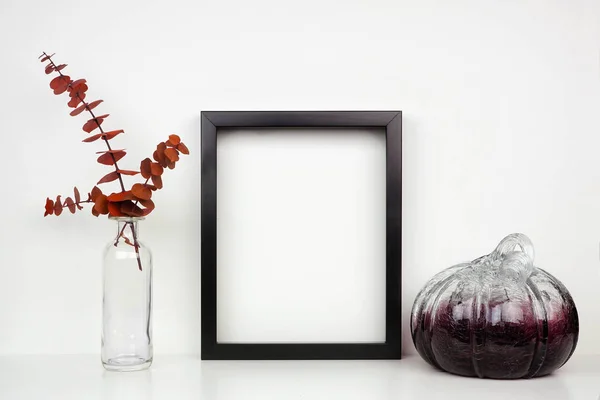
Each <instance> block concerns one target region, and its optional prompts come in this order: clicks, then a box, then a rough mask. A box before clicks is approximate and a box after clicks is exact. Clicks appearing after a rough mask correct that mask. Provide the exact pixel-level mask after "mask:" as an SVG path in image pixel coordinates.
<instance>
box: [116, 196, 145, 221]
mask: <svg viewBox="0 0 600 400" xmlns="http://www.w3.org/2000/svg"><path fill="white" fill-rule="evenodd" d="M121 212H122V213H123V214H125V215H128V216H130V217H143V216H144V212H143V211H142V209H141V208H140V207H138V206H137V205H135V203H134V202H132V201H131V200H127V201H124V202H122V203H121Z"/></svg>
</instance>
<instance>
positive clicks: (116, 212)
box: [108, 201, 125, 217]
mask: <svg viewBox="0 0 600 400" xmlns="http://www.w3.org/2000/svg"><path fill="white" fill-rule="evenodd" d="M108 213H109V214H110V215H111V216H112V217H125V214H123V213H122V212H121V202H117V203H115V202H112V201H111V202H109V203H108Z"/></svg>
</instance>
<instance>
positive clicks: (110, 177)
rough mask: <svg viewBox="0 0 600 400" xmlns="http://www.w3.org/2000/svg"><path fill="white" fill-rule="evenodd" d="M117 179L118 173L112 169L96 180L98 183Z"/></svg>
mask: <svg viewBox="0 0 600 400" xmlns="http://www.w3.org/2000/svg"><path fill="white" fill-rule="evenodd" d="M117 179H119V173H118V172H117V171H113V172H111V173H109V174H106V175H104V176H103V177H102V179H100V180H99V181H98V183H97V184H98V185H99V184H101V183H107V182H112V181H116V180H117Z"/></svg>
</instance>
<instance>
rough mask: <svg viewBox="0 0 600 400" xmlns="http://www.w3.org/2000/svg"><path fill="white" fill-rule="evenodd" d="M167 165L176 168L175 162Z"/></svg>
mask: <svg viewBox="0 0 600 400" xmlns="http://www.w3.org/2000/svg"><path fill="white" fill-rule="evenodd" d="M167 167H169V169H173V168H175V162H170V163H169V164H168V165H167Z"/></svg>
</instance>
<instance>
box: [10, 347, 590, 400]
mask: <svg viewBox="0 0 600 400" xmlns="http://www.w3.org/2000/svg"><path fill="white" fill-rule="evenodd" d="M599 398H600V356H586V355H583V356H578V355H575V356H574V357H573V358H572V359H571V360H570V361H569V362H568V363H567V364H566V365H565V366H564V367H563V368H561V369H560V370H558V371H557V372H555V373H554V374H553V375H550V376H548V377H543V378H537V379H529V380H514V381H498V380H484V379H475V378H464V377H458V376H453V375H450V374H447V373H442V372H439V371H437V370H435V369H433V368H431V367H429V366H428V365H427V364H426V363H425V362H424V361H422V360H421V359H420V358H419V357H418V356H408V357H406V358H404V359H402V360H399V361H201V360H200V359H199V358H198V357H193V356H157V357H155V359H154V364H153V366H152V367H151V368H150V369H149V370H146V371H141V372H127V373H118V372H107V371H104V369H103V368H102V366H101V365H100V363H99V357H98V356H94V355H64V356H34V355H29V356H2V357H0V399H2V400H21V399H24V400H29V399H36V400H38V399H44V400H48V399H61V400H68V399H77V400H94V399H111V400H119V399H126V400H137V399H152V400H161V399H173V400H185V399H202V400H238V399H244V400H245V399H252V400H253V399H257V400H271V399H273V400H289V399H291V400H296V399H298V400H299V399H302V400H320V399H327V400H330V399H343V400H354V399H360V400H383V399H386V400H388V399H390V400H391V399H394V400H400V399H402V400H413V399H415V400H416V399H419V400H421V399H423V400H436V399H443V400H453V399H457V400H458V399H460V400H475V399H477V400H496V399H498V400H500V399H502V400H507V399H508V400H519V399H524V400H525V399H527V400H535V399H544V400H553V399H556V400H570V399H573V400H598V399H599Z"/></svg>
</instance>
